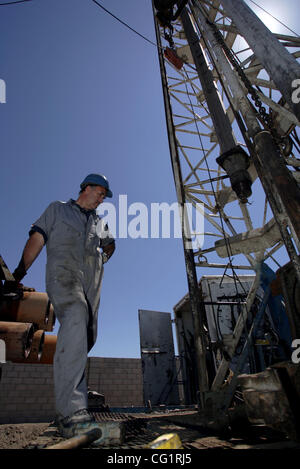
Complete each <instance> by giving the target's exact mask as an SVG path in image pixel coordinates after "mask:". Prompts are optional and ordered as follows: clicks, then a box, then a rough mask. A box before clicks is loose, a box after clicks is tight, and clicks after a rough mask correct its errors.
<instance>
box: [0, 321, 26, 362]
mask: <svg viewBox="0 0 300 469" xmlns="http://www.w3.org/2000/svg"><path fill="white" fill-rule="evenodd" d="M33 334H34V327H33V324H30V323H23V322H6V321H1V322H0V339H2V340H4V342H5V346H6V360H7V361H12V362H14V361H16V360H20V359H22V358H27V357H28V355H29V353H30V349H31V344H32V340H33Z"/></svg>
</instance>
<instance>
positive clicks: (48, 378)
mask: <svg viewBox="0 0 300 469" xmlns="http://www.w3.org/2000/svg"><path fill="white" fill-rule="evenodd" d="M0 370H1V372H2V376H1V377H0V423H27V422H48V421H49V422H50V421H51V420H53V419H54V416H55V409H54V393H53V367H52V365H44V364H43V365H42V364H40V365H35V364H31V363H28V364H21V363H5V364H1V365H0ZM86 377H87V381H88V386H89V388H90V390H91V391H97V392H100V393H102V394H104V396H105V403H106V404H107V405H109V406H110V407H123V406H142V405H143V378H142V367H141V360H140V359H138V358H98V357H89V358H88V363H87V368H86Z"/></svg>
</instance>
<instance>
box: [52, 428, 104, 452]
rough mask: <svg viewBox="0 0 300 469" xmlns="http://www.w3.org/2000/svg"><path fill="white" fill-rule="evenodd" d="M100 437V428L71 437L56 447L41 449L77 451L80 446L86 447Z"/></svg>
mask: <svg viewBox="0 0 300 469" xmlns="http://www.w3.org/2000/svg"><path fill="white" fill-rule="evenodd" d="M101 435H102V431H101V429H100V428H93V430H90V431H88V432H86V433H83V434H82V435H77V436H73V437H72V438H69V439H68V440H65V441H61V442H60V443H57V444H56V445H52V446H48V447H47V448H43V449H77V448H80V447H81V446H84V445H88V444H89V443H92V442H93V441H95V440H98V439H99V438H101Z"/></svg>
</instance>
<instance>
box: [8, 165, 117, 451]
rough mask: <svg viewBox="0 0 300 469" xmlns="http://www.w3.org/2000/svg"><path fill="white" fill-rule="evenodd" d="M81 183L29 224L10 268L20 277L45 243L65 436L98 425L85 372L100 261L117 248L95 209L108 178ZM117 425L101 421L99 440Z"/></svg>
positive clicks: (58, 406)
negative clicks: (75, 192) (15, 263)
mask: <svg viewBox="0 0 300 469" xmlns="http://www.w3.org/2000/svg"><path fill="white" fill-rule="evenodd" d="M80 188H81V191H80V193H79V196H78V198H77V200H76V201H75V200H73V199H70V200H69V201H68V202H60V201H56V202H53V203H51V204H50V205H49V206H48V208H47V209H46V210H45V212H44V213H43V214H42V215H41V217H40V218H39V219H38V220H37V221H36V222H35V223H33V225H32V227H31V230H30V233H29V235H30V237H29V239H28V241H27V243H26V245H25V248H24V251H23V255H22V259H21V261H20V264H19V266H18V267H17V269H16V270H15V272H14V273H13V275H14V277H15V279H16V282H20V281H21V280H22V278H23V277H24V276H25V275H26V271H27V270H28V268H29V267H30V266H31V265H32V263H33V262H34V260H35V259H36V258H37V256H38V255H39V253H40V251H41V250H42V248H43V246H44V245H45V244H46V248H47V268H46V290H47V293H48V296H49V298H50V301H51V303H52V304H53V307H54V312H55V315H56V317H57V319H58V321H59V323H60V328H59V331H58V336H57V345H56V352H55V357H54V367H53V370H54V388H55V402H56V412H57V415H56V423H57V426H58V429H59V431H60V433H61V434H62V436H65V437H71V436H74V435H77V434H79V433H82V432H85V431H88V430H90V429H91V428H93V427H94V426H97V427H99V425H100V424H96V422H94V420H93V419H92V417H91V416H90V415H89V413H88V410H87V408H88V402H87V384H86V379H85V375H84V372H85V367H86V361H87V354H88V352H89V350H90V349H91V348H92V347H93V345H94V343H95V341H96V336H97V316H98V308H99V302H100V290H101V283H102V276H103V264H104V263H105V262H107V260H108V259H109V258H110V257H111V255H112V254H113V252H114V250H115V241H114V239H113V237H112V235H111V234H110V232H109V229H108V226H107V225H105V224H104V222H103V220H102V219H101V218H100V217H99V216H98V215H97V213H96V208H97V207H98V205H99V204H101V203H102V202H103V200H104V199H105V197H112V192H111V191H110V189H109V184H108V181H107V179H106V178H105V177H104V176H102V175H100V174H89V175H88V176H87V177H86V178H85V179H84V181H83V182H82V183H81V185H80ZM116 427H117V425H116V422H111V423H107V424H101V425H100V428H101V430H102V436H101V438H100V439H99V440H97V441H98V442H99V444H101V443H102V442H103V441H105V440H106V438H109V435H110V434H111V433H114V432H116V431H118V429H117V428H116Z"/></svg>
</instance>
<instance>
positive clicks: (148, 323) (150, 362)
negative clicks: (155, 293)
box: [139, 310, 180, 406]
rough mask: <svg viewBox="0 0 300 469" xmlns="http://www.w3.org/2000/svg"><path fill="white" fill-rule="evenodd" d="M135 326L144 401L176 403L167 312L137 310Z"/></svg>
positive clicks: (173, 363)
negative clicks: (138, 339)
mask: <svg viewBox="0 0 300 469" xmlns="http://www.w3.org/2000/svg"><path fill="white" fill-rule="evenodd" d="M139 327H140V345H141V358H142V367H143V384H144V401H145V404H147V403H148V401H150V402H151V405H152V406H153V405H161V404H165V405H174V404H175V405H176V404H179V402H180V401H179V392H178V383H177V371H176V364H175V355H174V342H173V333H172V321H171V314H170V313H161V312H158V311H148V310H139Z"/></svg>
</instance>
